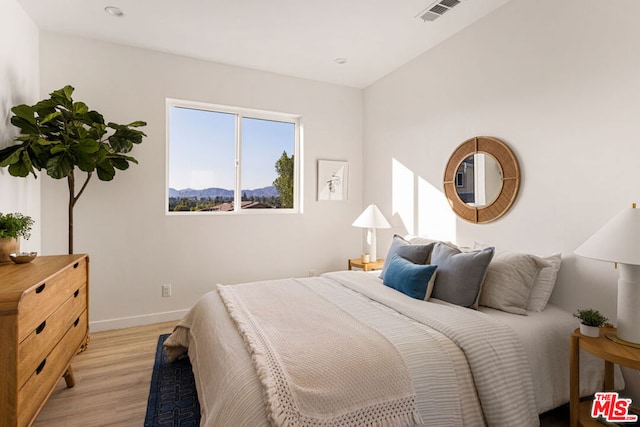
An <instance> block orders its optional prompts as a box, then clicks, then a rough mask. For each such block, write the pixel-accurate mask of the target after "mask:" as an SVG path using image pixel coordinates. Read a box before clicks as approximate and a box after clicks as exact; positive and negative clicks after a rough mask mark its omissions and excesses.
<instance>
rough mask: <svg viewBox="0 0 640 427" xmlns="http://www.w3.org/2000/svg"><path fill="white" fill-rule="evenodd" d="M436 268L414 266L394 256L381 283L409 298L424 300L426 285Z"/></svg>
mask: <svg viewBox="0 0 640 427" xmlns="http://www.w3.org/2000/svg"><path fill="white" fill-rule="evenodd" d="M436 268H437V266H435V265H419V264H414V263H412V262H411V261H408V260H406V259H404V258H402V257H401V256H400V255H397V254H396V255H394V256H393V257H392V258H391V261H390V262H389V267H388V268H387V272H386V274H385V276H384V279H383V281H382V283H384V284H385V285H386V286H388V287H390V288H393V289H395V290H397V291H400V292H402V293H403V294H405V295H408V296H410V297H411V298H415V299H419V300H424V298H425V296H426V295H427V285H428V284H429V280H430V279H431V276H433V273H435V271H436Z"/></svg>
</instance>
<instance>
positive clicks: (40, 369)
mask: <svg viewBox="0 0 640 427" xmlns="http://www.w3.org/2000/svg"><path fill="white" fill-rule="evenodd" d="M46 364H47V359H44V360H43V361H42V362H40V364H39V365H38V367H37V368H36V375H40V372H42V370H43V369H44V365H46Z"/></svg>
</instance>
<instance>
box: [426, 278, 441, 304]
mask: <svg viewBox="0 0 640 427" xmlns="http://www.w3.org/2000/svg"><path fill="white" fill-rule="evenodd" d="M436 274H438V270H436V271H434V272H433V274H432V275H431V279H429V283H427V293H426V294H425V295H424V300H425V301H429V298H431V293H432V292H433V285H434V284H435V283H436Z"/></svg>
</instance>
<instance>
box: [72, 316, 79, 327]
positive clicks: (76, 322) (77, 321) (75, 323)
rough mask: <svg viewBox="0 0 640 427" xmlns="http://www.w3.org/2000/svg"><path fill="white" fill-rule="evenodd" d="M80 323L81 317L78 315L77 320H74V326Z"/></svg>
mask: <svg viewBox="0 0 640 427" xmlns="http://www.w3.org/2000/svg"><path fill="white" fill-rule="evenodd" d="M78 323H80V318H79V317H78V318H77V319H76V321H75V322H73V327H74V328H75V327H76V326H78Z"/></svg>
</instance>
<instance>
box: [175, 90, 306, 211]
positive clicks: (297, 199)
mask: <svg viewBox="0 0 640 427" xmlns="http://www.w3.org/2000/svg"><path fill="white" fill-rule="evenodd" d="M171 107H181V108H189V109H195V110H204V111H211V112H216V113H228V114H233V115H235V117H236V119H235V126H236V140H235V143H236V147H235V148H236V156H235V157H236V158H235V188H234V196H233V197H234V207H233V209H234V210H233V211H225V212H215V211H196V212H186V211H178V212H173V211H169V162H170V159H169V145H170V143H171V141H169V135H170V132H169V127H170V120H169V115H170V109H171ZM165 117H166V118H165V123H166V132H165V133H166V147H165V148H166V151H165V153H166V154H165V158H166V162H165V177H166V179H165V191H164V193H165V203H164V210H165V214H166V215H196V216H197V215H264V214H267V215H283V214H284V215H287V214H296V213H302V211H303V209H302V206H303V203H302V196H303V190H302V189H303V182H302V181H303V180H302V176H303V173H302V165H303V160H302V159H303V152H302V151H303V150H302V146H303V144H302V128H303V127H302V116H300V115H296V114H289V113H278V112H273V111H265V110H256V109H251V108H243V107H232V106H228V105H218V104H209V103H205V102H198V101H186V100H182V99H174V98H167V99H166V107H165ZM244 117H246V118H251V119H262V120H271V121H277V122H285V123H292V124H294V125H295V131H294V138H295V141H294V163H293V207H292V208H278V209H242V208H241V203H240V201H241V199H242V190H241V189H240V187H241V183H240V180H241V177H242V159H241V157H242V127H241V122H242V118H244Z"/></svg>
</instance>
